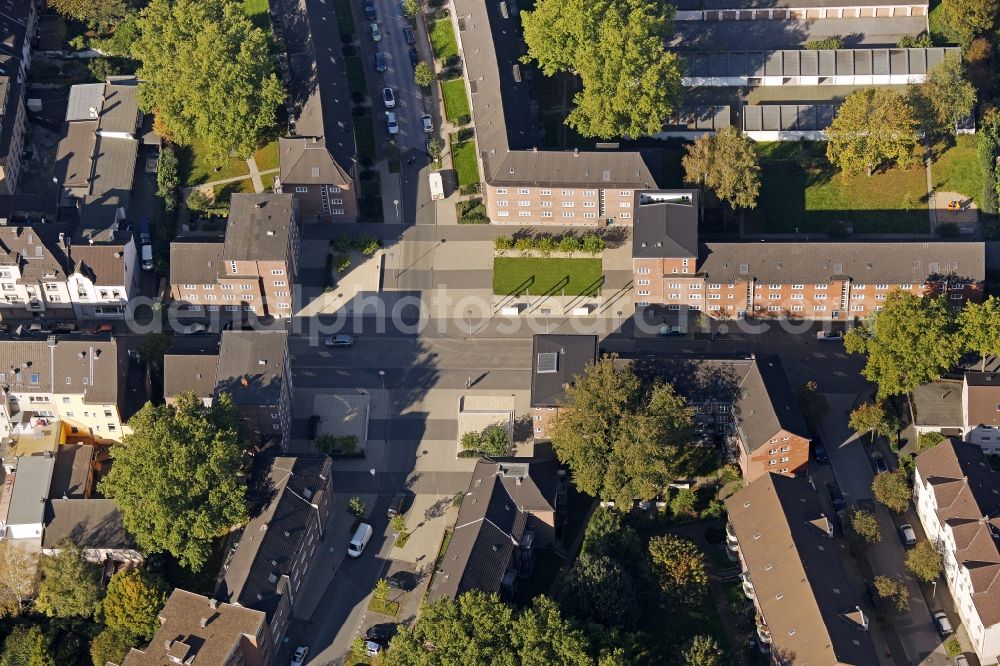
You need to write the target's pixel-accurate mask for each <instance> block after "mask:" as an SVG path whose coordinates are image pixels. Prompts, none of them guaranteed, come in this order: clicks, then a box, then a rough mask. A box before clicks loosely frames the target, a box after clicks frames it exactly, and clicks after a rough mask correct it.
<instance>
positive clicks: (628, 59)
mask: <svg viewBox="0 0 1000 666" xmlns="http://www.w3.org/2000/svg"><path fill="white" fill-rule="evenodd" d="M673 15H674V10H673V7H672V6H670V5H668V4H666V3H654V2H651V1H650V0H596V1H595V0H539V2H536V3H535V8H534V10H533V11H524V12H522V13H521V23H522V26H523V28H524V41H525V43H526V44H527V46H528V54H527V55H526V56H525V62H529V61H531V60H535V61H537V62H538V66H539V68H540V69H541V71H542V73H543V74H544V75H545V76H552V75H554V74H556V73H558V72H572V73H574V74H576V76H578V77H579V79H580V82H581V84H582V90H581V91H580V92H579V93H577V95H576V97H575V98H574V100H573V102H574V104H575V108H574V109H573V110H572V111H571V112H570V114H569V116H568V117H567V119H566V124H567V125H569V126H570V127H572V128H573V129H575V130H576V131H577V132H579V133H580V134H582V135H583V136H586V137H599V138H614V137H639V136H642V135H645V134H655V133H657V132H659V131H660V130H661V129H662V128H663V124H664V122H665V120H666V118H667V116H669V115H670V113H671V112H672V111H673V110H674V109H675V108H676V106H677V104H678V103H679V100H680V96H681V66H680V60H679V58H678V57H677V55H676V54H674V53H671V52H669V51H667V50H666V48H665V47H664V44H665V42H666V40H667V39H668V38H669V37H670V36H671V35H672V33H673Z"/></svg>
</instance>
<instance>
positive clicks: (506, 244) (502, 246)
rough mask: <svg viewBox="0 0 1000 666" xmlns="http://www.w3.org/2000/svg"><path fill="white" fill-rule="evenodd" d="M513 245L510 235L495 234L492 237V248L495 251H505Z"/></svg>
mask: <svg viewBox="0 0 1000 666" xmlns="http://www.w3.org/2000/svg"><path fill="white" fill-rule="evenodd" d="M513 247H514V239H513V238H511V237H510V236H497V237H496V238H494V239H493V250H494V251H496V252H500V253H503V252H506V251H508V250H510V249H512V248H513Z"/></svg>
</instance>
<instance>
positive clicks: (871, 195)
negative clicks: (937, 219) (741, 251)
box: [747, 141, 929, 233]
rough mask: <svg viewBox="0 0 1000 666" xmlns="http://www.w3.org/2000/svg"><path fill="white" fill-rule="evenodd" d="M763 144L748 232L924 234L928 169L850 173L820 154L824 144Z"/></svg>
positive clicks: (926, 227) (748, 218) (925, 228)
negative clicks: (758, 185) (849, 230)
mask: <svg viewBox="0 0 1000 666" xmlns="http://www.w3.org/2000/svg"><path fill="white" fill-rule="evenodd" d="M786 143H787V144H790V145H785V146H782V145H773V144H766V143H765V144H761V145H760V150H761V154H762V160H761V188H760V199H759V203H758V206H757V208H756V209H755V210H754V211H752V212H751V213H750V214H749V215H748V217H747V231H748V232H750V233H754V232H758V233H794V232H795V231H796V230H798V232H799V233H809V232H824V233H825V232H833V233H838V232H841V233H842V232H843V230H844V229H845V228H848V227H850V228H853V230H854V233H926V232H927V231H928V225H929V221H928V215H927V192H926V184H927V183H926V172H925V170H924V169H923V167H915V168H912V169H907V170H903V169H898V168H892V169H888V170H886V171H883V172H879V173H876V174H875V175H873V176H871V177H868V176H865V175H860V176H848V175H846V174H844V173H841V172H840V171H839V170H837V169H836V168H834V167H833V166H831V165H830V164H829V163H828V162H827V161H826V158H825V157H824V155H823V153H824V148H825V144H821V143H815V144H810V143H808V142H799V141H794V142H793V141H789V142H786Z"/></svg>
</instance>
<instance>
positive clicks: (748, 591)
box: [740, 571, 756, 601]
mask: <svg viewBox="0 0 1000 666" xmlns="http://www.w3.org/2000/svg"><path fill="white" fill-rule="evenodd" d="M740 579H741V580H742V581H743V594H745V595H746V597H747V599H749V600H750V601H753V600H754V599H755V598H756V594H755V593H754V589H753V583H752V582H750V574H748V573H747V572H746V571H744V572H743V573H742V574H740Z"/></svg>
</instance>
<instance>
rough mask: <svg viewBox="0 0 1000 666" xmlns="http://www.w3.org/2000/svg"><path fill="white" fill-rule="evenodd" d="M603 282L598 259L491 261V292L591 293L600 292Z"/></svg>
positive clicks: (525, 258)
mask: <svg viewBox="0 0 1000 666" xmlns="http://www.w3.org/2000/svg"><path fill="white" fill-rule="evenodd" d="M603 284H604V276H603V274H602V272H601V260H600V259H552V258H549V259H535V258H528V257H497V258H496V259H494V260H493V293H494V294H501V295H504V296H511V295H514V296H519V295H521V294H529V295H534V296H540V295H544V294H552V295H566V296H581V295H586V296H593V295H596V294H600V293H601V286H602V285H603Z"/></svg>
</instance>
